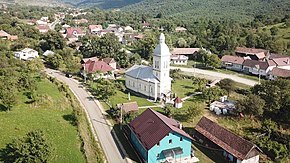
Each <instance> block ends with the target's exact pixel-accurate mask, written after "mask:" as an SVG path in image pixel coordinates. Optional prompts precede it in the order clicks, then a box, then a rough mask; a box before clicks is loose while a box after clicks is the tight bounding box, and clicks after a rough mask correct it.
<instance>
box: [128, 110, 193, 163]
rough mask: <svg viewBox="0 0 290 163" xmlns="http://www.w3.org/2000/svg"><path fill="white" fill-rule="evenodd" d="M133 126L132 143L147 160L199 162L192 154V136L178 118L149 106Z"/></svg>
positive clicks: (152, 162)
mask: <svg viewBox="0 0 290 163" xmlns="http://www.w3.org/2000/svg"><path fill="white" fill-rule="evenodd" d="M129 128H130V130H131V135H130V138H131V141H132V144H133V145H134V146H135V148H136V149H137V150H138V152H139V154H140V155H141V156H142V158H143V160H144V161H146V162H147V163H157V162H197V161H198V159H197V158H196V157H194V156H193V155H192V153H193V152H192V149H191V141H192V138H191V136H190V135H188V134H187V133H186V132H184V131H183V130H182V129H181V124H180V123H179V122H177V121H176V120H174V119H171V118H168V117H166V116H164V115H162V114H160V113H158V112H155V111H154V110H151V109H147V110H146V111H144V112H143V113H142V114H141V115H139V116H138V117H136V118H135V119H134V120H133V121H132V122H131V123H130V124H129Z"/></svg>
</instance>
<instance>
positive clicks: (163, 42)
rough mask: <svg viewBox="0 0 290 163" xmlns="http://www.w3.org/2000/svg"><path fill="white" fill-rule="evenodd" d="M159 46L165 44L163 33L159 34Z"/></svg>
mask: <svg viewBox="0 0 290 163" xmlns="http://www.w3.org/2000/svg"><path fill="white" fill-rule="evenodd" d="M159 44H165V36H164V34H163V33H161V34H160V37H159Z"/></svg>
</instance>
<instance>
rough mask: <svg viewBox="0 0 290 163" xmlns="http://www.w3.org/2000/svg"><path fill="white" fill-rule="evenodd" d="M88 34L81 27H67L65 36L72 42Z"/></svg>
mask: <svg viewBox="0 0 290 163" xmlns="http://www.w3.org/2000/svg"><path fill="white" fill-rule="evenodd" d="M85 35H86V34H85V33H84V32H83V31H82V29H80V28H66V29H65V35H64V36H65V38H67V39H68V40H69V41H70V42H74V41H77V40H78V39H79V37H83V36H85Z"/></svg>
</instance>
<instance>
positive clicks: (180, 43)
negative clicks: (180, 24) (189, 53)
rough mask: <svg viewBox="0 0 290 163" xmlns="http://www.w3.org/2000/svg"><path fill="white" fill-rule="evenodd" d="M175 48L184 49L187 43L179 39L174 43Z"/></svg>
mask: <svg viewBox="0 0 290 163" xmlns="http://www.w3.org/2000/svg"><path fill="white" fill-rule="evenodd" d="M176 46H177V47H178V48H185V47H187V42H186V40H185V39H184V38H179V39H178V40H177V42H176Z"/></svg>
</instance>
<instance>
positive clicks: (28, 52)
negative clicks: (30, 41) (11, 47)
mask: <svg viewBox="0 0 290 163" xmlns="http://www.w3.org/2000/svg"><path fill="white" fill-rule="evenodd" d="M14 56H15V57H16V58H18V59H20V60H32V59H35V58H38V52H37V51H36V50H33V49H30V48H25V49H23V50H21V51H19V52H14Z"/></svg>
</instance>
